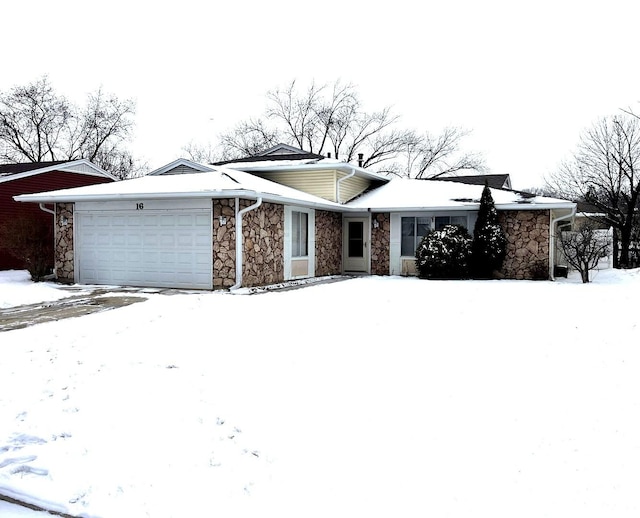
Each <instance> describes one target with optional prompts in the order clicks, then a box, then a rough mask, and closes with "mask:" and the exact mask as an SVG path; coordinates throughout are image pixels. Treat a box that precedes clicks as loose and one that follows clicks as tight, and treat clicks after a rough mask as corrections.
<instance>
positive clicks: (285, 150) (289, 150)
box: [256, 142, 322, 157]
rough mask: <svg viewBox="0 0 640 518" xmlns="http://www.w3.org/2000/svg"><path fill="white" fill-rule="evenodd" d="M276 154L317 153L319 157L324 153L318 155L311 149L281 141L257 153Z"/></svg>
mask: <svg viewBox="0 0 640 518" xmlns="http://www.w3.org/2000/svg"><path fill="white" fill-rule="evenodd" d="M274 155H315V156H318V157H322V155H317V154H315V153H310V152H309V151H305V150H304V149H300V148H298V147H294V146H289V145H288V144H283V143H282V142H280V143H279V144H276V145H275V146H273V147H270V148H269V149H265V150H264V151H263V152H262V153H256V156H264V157H266V156H274Z"/></svg>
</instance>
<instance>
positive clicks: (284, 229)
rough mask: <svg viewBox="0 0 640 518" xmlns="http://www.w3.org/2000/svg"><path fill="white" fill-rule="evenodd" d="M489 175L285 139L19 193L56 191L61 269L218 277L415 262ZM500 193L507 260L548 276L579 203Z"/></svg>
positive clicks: (137, 278)
mask: <svg viewBox="0 0 640 518" xmlns="http://www.w3.org/2000/svg"><path fill="white" fill-rule="evenodd" d="M482 188H483V185H467V184H463V183H454V182H451V181H424V180H402V179H394V180H390V179H389V178H387V177H384V176H381V175H378V174H375V173H371V172H369V171H367V170H366V169H363V168H361V167H357V166H354V165H352V164H348V163H345V162H340V161H338V160H335V159H330V158H325V157H323V156H321V155H315V154H312V153H306V152H303V151H301V150H296V149H295V148H291V147H290V146H284V145H279V146H276V147H274V148H272V149H271V150H268V151H267V152H265V153H264V154H262V155H261V156H256V157H251V158H249V159H244V160H237V161H234V162H228V163H226V164H224V165H211V166H205V165H202V164H197V163H194V162H191V161H189V160H185V159H180V160H176V161H174V162H172V163H171V164H167V165H166V166H164V167H162V168H160V169H157V170H155V171H153V172H152V173H150V174H149V175H147V176H145V177H142V178H136V179H132V180H125V181H123V182H119V183H117V184H112V185H96V186H92V187H84V188H79V189H68V190H62V191H54V192H44V193H38V194H32V195H24V196H19V197H18V198H17V199H18V200H20V201H30V202H38V203H54V204H55V205H56V214H57V226H56V229H57V234H58V235H59V236H61V239H59V243H65V246H62V245H60V246H58V249H57V254H58V258H59V261H58V263H57V265H58V266H57V269H56V273H57V276H58V278H59V279H60V280H62V281H67V282H78V283H84V284H115V285H136V286H158V287H160V286H165V287H180V288H201V289H212V288H213V289H216V288H236V287H239V286H256V285H264V284H272V283H276V282H282V281H287V280H291V279H301V278H308V277H319V276H325V275H336V274H344V273H354V274H375V275H401V274H411V273H412V272H413V261H414V257H413V253H414V250H415V247H416V245H417V243H418V242H419V239H420V238H421V237H422V236H423V235H424V234H426V232H427V231H428V230H429V229H433V228H440V227H441V226H442V225H445V224H447V223H461V224H464V225H465V226H466V227H467V228H469V230H470V231H473V225H474V223H475V219H476V217H477V216H476V215H477V211H478V207H479V200H480V195H481V193H482ZM492 194H493V196H494V200H495V202H496V208H497V209H498V211H499V212H500V217H501V219H502V222H503V225H504V228H505V231H506V233H507V238H508V243H509V244H508V253H507V259H506V261H505V266H504V268H503V274H504V275H505V277H507V278H514V279H525V278H539V277H544V278H548V277H549V276H550V275H551V272H552V271H553V257H554V254H553V253H551V252H550V251H551V250H553V249H554V245H553V232H550V229H552V228H554V227H555V225H556V223H557V222H558V221H560V220H563V219H568V218H571V217H572V215H573V213H574V211H575V204H574V203H571V202H567V201H564V200H557V199H551V198H543V197H538V196H533V195H523V194H521V193H517V192H513V191H508V190H500V189H492ZM237 229H241V231H240V232H236V230H237Z"/></svg>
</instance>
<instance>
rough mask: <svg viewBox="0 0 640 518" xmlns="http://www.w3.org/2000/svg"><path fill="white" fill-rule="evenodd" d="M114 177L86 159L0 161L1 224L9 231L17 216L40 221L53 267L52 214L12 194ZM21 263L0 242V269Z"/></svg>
mask: <svg viewBox="0 0 640 518" xmlns="http://www.w3.org/2000/svg"><path fill="white" fill-rule="evenodd" d="M113 181H114V178H113V177H112V176H111V175H110V174H109V173H107V172H106V171H104V170H102V169H101V168H99V167H97V166H95V165H94V164H92V163H91V162H89V161H88V160H72V161H59V162H35V163H21V164H0V225H2V226H3V228H5V229H7V231H9V232H10V231H11V228H13V227H14V226H17V225H18V222H19V221H20V220H25V221H28V223H29V225H40V226H41V229H40V230H42V232H39V233H40V234H45V235H46V234H49V235H50V242H49V243H47V245H48V249H49V250H50V253H49V254H48V255H49V256H50V261H49V262H50V267H51V268H53V265H54V254H53V248H54V243H53V215H52V214H51V212H46V211H44V210H41V209H40V207H39V206H38V205H34V204H30V203H18V202H17V201H14V197H15V196H18V195H22V194H31V193H37V192H42V191H50V190H56V189H64V188H70V187H81V186H86V185H93V184H97V183H104V182H113ZM44 208H45V209H46V208H47V207H46V206H45V207H44ZM53 208H54V207H53V206H52V205H51V206H49V208H48V210H49V211H52V209H53ZM24 267H25V264H24V261H23V260H22V259H20V258H19V257H15V255H13V254H12V253H11V252H10V251H9V250H7V248H6V247H5V246H3V243H2V242H0V270H8V269H22V268H24Z"/></svg>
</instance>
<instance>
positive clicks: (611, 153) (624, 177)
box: [547, 115, 640, 268]
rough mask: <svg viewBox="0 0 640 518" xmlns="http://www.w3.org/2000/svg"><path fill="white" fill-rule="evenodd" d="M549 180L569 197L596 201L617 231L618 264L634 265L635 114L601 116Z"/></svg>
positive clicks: (639, 158) (639, 197) (639, 145)
mask: <svg viewBox="0 0 640 518" xmlns="http://www.w3.org/2000/svg"><path fill="white" fill-rule="evenodd" d="M547 184H548V188H549V189H551V190H553V191H555V192H558V193H560V194H561V195H562V196H563V197H565V198H568V199H573V200H577V201H586V202H588V203H591V204H593V205H595V206H596V207H597V208H598V209H599V210H600V211H601V212H602V214H603V221H604V223H606V224H608V225H610V226H612V227H613V229H614V248H615V249H614V265H615V266H616V267H620V268H628V267H630V264H631V263H630V256H629V250H630V245H631V241H632V235H633V232H634V228H635V227H637V225H638V208H639V201H640V120H638V119H637V118H635V117H632V116H629V115H622V116H614V117H608V118H604V119H601V120H599V121H598V122H597V123H596V124H594V125H593V127H591V128H589V129H588V130H586V131H585V132H584V133H583V135H582V136H581V140H580V144H579V146H578V149H577V151H576V152H575V153H574V156H573V158H572V159H571V160H570V161H567V162H565V163H563V164H562V165H561V166H560V168H559V169H558V171H556V173H554V174H553V175H552V176H551V177H550V178H548V179H547ZM618 249H619V250H618ZM618 252H619V253H618Z"/></svg>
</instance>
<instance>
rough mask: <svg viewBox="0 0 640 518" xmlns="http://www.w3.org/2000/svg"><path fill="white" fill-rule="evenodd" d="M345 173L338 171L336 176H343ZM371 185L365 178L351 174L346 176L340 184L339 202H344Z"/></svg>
mask: <svg viewBox="0 0 640 518" xmlns="http://www.w3.org/2000/svg"><path fill="white" fill-rule="evenodd" d="M345 176H347V174H346V173H338V176H337V178H338V179H339V178H344V177H345ZM369 185H371V182H370V181H369V180H367V179H365V178H359V177H355V176H352V177H351V178H347V179H346V180H344V181H343V182H342V183H341V184H340V203H346V202H348V201H349V200H351V199H352V198H355V197H356V196H358V194H360V193H363V192H364V191H365V190H366V189H367V188H368V187H369Z"/></svg>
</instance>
